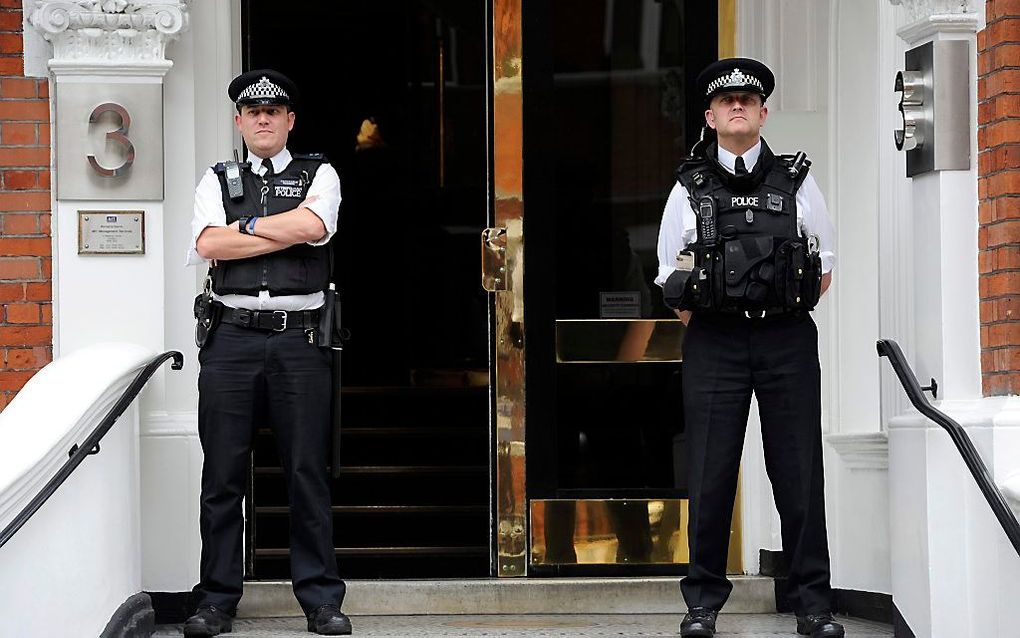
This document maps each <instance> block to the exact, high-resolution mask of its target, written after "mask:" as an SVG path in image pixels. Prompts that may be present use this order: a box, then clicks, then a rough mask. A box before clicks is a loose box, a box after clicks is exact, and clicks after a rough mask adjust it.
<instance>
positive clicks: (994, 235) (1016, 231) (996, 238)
mask: <svg viewBox="0 0 1020 638" xmlns="http://www.w3.org/2000/svg"><path fill="white" fill-rule="evenodd" d="M985 229H987V231H988V246H987V247H996V246H1005V245H1006V244H1015V243H1017V242H1020V220H1016V219H1010V220H1007V221H1003V222H996V223H994V224H990V225H988V226H986V227H985Z"/></svg>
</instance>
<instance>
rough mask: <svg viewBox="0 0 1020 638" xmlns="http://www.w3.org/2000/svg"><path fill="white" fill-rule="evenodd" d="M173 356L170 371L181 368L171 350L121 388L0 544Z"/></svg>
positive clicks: (93, 451)
mask: <svg viewBox="0 0 1020 638" xmlns="http://www.w3.org/2000/svg"><path fill="white" fill-rule="evenodd" d="M170 358H172V359H173V360H174V362H173V363H172V364H171V365H170V369H171V370H180V369H181V368H183V367H184V355H183V354H181V353H180V352H177V351H176V350H170V351H167V352H164V353H163V354H161V355H159V356H157V357H154V358H153V359H151V360H150V361H149V363H148V364H146V366H145V367H144V368H142V370H141V371H140V372H139V373H138V374H137V375H136V376H135V378H134V380H133V381H132V382H131V385H129V386H128V387H127V389H126V390H124V393H123V394H122V395H120V399H118V400H117V403H116V404H114V406H113V407H112V408H110V411H109V412H107V413H106V416H105V417H103V420H102V421H101V422H100V423H99V425H97V426H96V428H95V429H94V430H92V434H90V435H89V436H88V437H87V438H86V439H85V440H84V441H83V442H82V443H81V445H77V444H76V445H74V446H72V447H71V449H70V451H69V452H68V457H69V458H68V459H67V461H65V462H64V464H63V465H61V466H60V469H59V470H58V471H57V473H56V474H55V475H54V476H53V478H51V479H50V480H49V481H48V482H47V483H46V485H44V486H43V488H42V489H41V490H39V493H38V494H36V495H35V498H33V499H32V500H31V501H30V502H29V504H28V505H26V506H25V507H24V509H22V510H21V512H19V513H18V515H17V516H15V517H14V520H12V521H11V522H10V524H9V525H8V526H7V527H5V528H4V531H3V532H0V547H3V546H4V545H6V544H7V541H9V540H11V538H13V537H14V535H15V534H16V533H17V532H18V530H19V529H21V528H22V527H23V526H24V525H25V523H27V522H28V519H30V518H32V515H33V514H35V513H36V512H37V511H39V508H40V507H42V506H43V503H45V502H46V501H47V500H49V498H50V497H51V496H53V493H54V492H56V491H57V488H59V487H60V486H61V485H63V483H64V481H66V480H67V477H69V476H71V473H72V472H74V470H75V469H76V468H77V467H78V466H79V465H81V462H82V461H84V460H85V457H86V456H89V455H92V454H98V453H99V441H100V440H102V438H103V437H104V436H106V433H107V432H109V431H110V428H112V427H113V424H114V423H116V422H117V419H119V418H120V415H121V414H123V413H124V410H127V408H128V406H129V405H131V402H132V401H134V400H135V397H136V396H138V393H139V392H141V390H142V388H143V387H144V386H145V384H146V382H148V380H149V378H150V377H151V376H152V375H153V374H154V373H155V372H156V370H157V369H159V366H161V365H163V362H164V361H166V360H167V359H170Z"/></svg>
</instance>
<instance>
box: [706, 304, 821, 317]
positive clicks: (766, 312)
mask: <svg viewBox="0 0 1020 638" xmlns="http://www.w3.org/2000/svg"><path fill="white" fill-rule="evenodd" d="M694 312H695V314H697V315H698V316H700V317H720V318H724V319H789V318H792V317H803V316H804V315H805V314H807V312H808V311H807V310H806V309H804V308H792V309H791V308H782V307H777V308H762V309H758V310H695V311H694Z"/></svg>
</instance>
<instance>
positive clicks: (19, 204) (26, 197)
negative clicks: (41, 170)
mask: <svg viewBox="0 0 1020 638" xmlns="http://www.w3.org/2000/svg"><path fill="white" fill-rule="evenodd" d="M1018 177H1020V175H1018ZM1018 183H1020V180H1018ZM1018 192H1020V191H1018ZM49 209H50V193H49V191H42V192H34V191H33V192H14V193H0V211H11V210H36V211H43V210H49Z"/></svg>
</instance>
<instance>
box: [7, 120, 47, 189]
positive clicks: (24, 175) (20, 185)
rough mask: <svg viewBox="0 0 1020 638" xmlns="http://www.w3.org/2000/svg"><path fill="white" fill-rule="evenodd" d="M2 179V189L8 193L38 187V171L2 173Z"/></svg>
mask: <svg viewBox="0 0 1020 638" xmlns="http://www.w3.org/2000/svg"><path fill="white" fill-rule="evenodd" d="M30 126H31V125H30ZM3 179H4V189H5V190H9V191H17V190H28V189H30V188H37V187H38V186H39V172H38V171H4V173H3Z"/></svg>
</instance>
